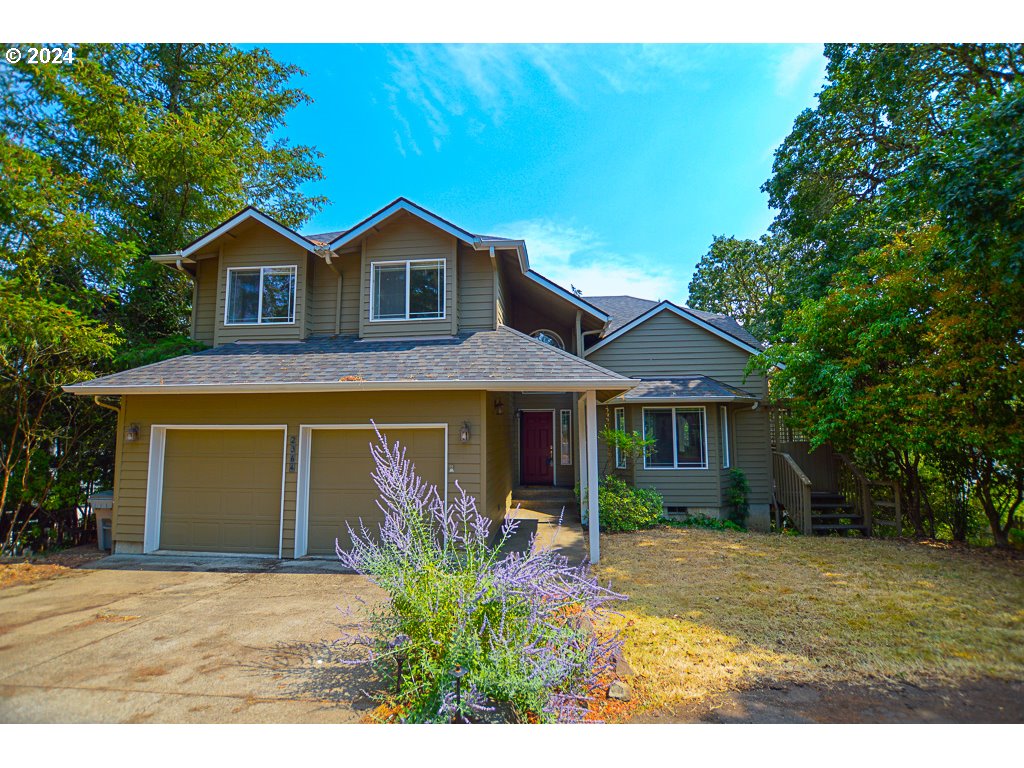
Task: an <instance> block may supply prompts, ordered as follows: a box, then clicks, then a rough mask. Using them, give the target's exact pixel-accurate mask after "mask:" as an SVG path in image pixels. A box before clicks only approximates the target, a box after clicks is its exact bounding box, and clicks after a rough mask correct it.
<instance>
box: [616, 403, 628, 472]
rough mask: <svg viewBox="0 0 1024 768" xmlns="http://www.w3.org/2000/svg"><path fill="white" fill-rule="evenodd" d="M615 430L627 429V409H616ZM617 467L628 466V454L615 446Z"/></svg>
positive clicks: (622, 430) (623, 430)
mask: <svg viewBox="0 0 1024 768" xmlns="http://www.w3.org/2000/svg"><path fill="white" fill-rule="evenodd" d="M615 430H616V431H617V432H625V431H626V409H625V408H616V409H615ZM615 468H616V469H625V468H626V456H625V454H623V453H622V449H621V448H620V447H619V446H618V445H616V446H615Z"/></svg>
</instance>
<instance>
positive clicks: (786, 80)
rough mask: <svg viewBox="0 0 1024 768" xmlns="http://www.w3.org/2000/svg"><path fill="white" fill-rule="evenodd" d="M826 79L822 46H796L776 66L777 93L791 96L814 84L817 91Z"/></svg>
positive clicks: (781, 57)
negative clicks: (799, 89)
mask: <svg viewBox="0 0 1024 768" xmlns="http://www.w3.org/2000/svg"><path fill="white" fill-rule="evenodd" d="M824 77H825V56H824V53H823V52H822V46H820V45H794V46H792V47H791V48H790V49H789V50H788V51H786V52H785V53H784V54H782V56H780V57H779V60H778V63H777V64H776V66H775V93H776V95H778V96H790V95H792V94H793V93H794V91H796V90H797V89H798V88H803V87H806V85H808V84H809V83H811V82H813V84H814V88H815V89H817V88H818V87H819V86H820V85H821V83H822V81H823V79H824Z"/></svg>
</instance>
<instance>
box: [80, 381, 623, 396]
mask: <svg viewBox="0 0 1024 768" xmlns="http://www.w3.org/2000/svg"><path fill="white" fill-rule="evenodd" d="M638 383H639V382H637V381H633V380H630V379H620V380H616V379H575V380H570V381H558V380H551V379H515V380H512V379H498V380H491V379H476V380H466V381H452V380H447V381H436V382H435V381H344V382H308V383H301V382H290V383H280V384H273V383H262V384H253V383H249V384H245V383H236V384H183V385H174V384H122V385H116V384H115V385H108V386H103V385H100V386H96V387H89V386H83V385H80V384H71V385H68V386H66V387H63V388H62V389H63V390H64V391H65V392H68V393H69V394H72V395H95V396H98V395H121V394H134V395H195V394H207V393H209V394H222V393H223V394H227V393H232V394H249V393H251V394H275V393H282V392H393V391H401V390H405V391H410V390H412V391H427V392H430V391H452V390H456V391H467V390H481V389H483V390H488V391H491V392H521V391H527V392H588V391H590V390H621V391H626V390H629V389H632V388H633V387H635V386H636V385H637V384H638Z"/></svg>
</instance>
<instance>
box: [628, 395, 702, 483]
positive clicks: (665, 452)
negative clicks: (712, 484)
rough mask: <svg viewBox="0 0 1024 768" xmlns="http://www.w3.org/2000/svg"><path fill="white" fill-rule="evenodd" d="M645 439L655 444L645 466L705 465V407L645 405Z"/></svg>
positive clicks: (695, 467) (650, 467)
mask: <svg viewBox="0 0 1024 768" xmlns="http://www.w3.org/2000/svg"><path fill="white" fill-rule="evenodd" d="M643 422H644V423H643V429H644V439H646V440H649V439H651V438H653V439H654V441H655V442H654V446H653V447H652V448H651V449H650V451H649V453H648V455H647V456H646V457H645V458H644V469H707V468H708V444H707V429H706V425H707V420H706V417H705V413H704V407H703V406H699V407H686V408H644V419H643Z"/></svg>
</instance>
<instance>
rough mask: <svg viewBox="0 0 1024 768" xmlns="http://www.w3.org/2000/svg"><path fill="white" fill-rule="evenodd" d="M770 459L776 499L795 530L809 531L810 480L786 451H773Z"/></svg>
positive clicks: (806, 532) (807, 532)
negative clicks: (773, 473) (783, 508)
mask: <svg viewBox="0 0 1024 768" xmlns="http://www.w3.org/2000/svg"><path fill="white" fill-rule="evenodd" d="M772 461H773V463H774V469H775V497H776V499H777V500H778V501H779V502H780V503H781V504H782V506H783V507H785V509H786V514H787V515H788V516H789V519H790V522H792V523H793V525H794V526H795V527H796V528H797V530H799V531H800V532H801V533H805V534H809V533H811V481H810V480H809V479H808V477H807V475H805V474H804V472H803V470H802V469H800V465H799V464H797V463H796V461H794V460H793V457H792V456H790V455H789V454H788V453H779V452H776V453H773V454H772ZM780 519H781V518H780Z"/></svg>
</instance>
